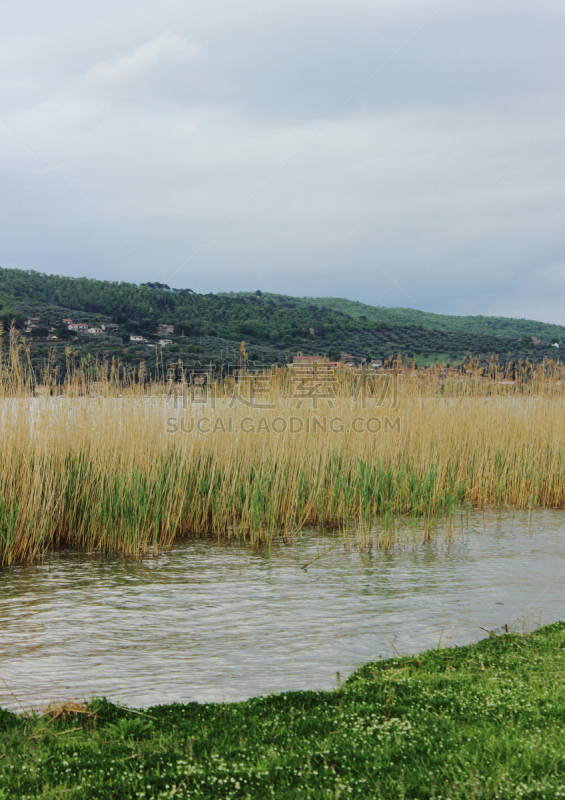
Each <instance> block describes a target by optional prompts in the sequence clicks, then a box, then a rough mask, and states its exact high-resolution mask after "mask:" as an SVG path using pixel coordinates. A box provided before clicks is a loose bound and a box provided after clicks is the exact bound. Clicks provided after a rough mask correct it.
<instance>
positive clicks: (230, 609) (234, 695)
mask: <svg viewBox="0 0 565 800" xmlns="http://www.w3.org/2000/svg"><path fill="white" fill-rule="evenodd" d="M335 541H336V540H335V539H332V538H331V537H329V536H321V535H319V534H317V533H316V532H311V533H308V534H305V535H304V537H303V539H302V542H301V543H296V544H294V545H292V546H290V547H277V548H272V549H271V550H270V551H269V550H268V549H262V550H251V549H249V548H247V547H244V548H237V547H234V546H226V545H218V544H214V543H209V542H186V543H181V544H178V545H176V546H175V548H174V549H173V550H172V551H171V552H170V553H168V554H166V555H162V556H160V557H158V558H155V559H148V560H146V561H145V562H143V563H142V564H140V565H136V564H133V563H127V562H124V561H123V560H121V559H111V558H107V557H106V558H103V557H98V556H87V555H85V554H80V553H59V554H51V555H50V556H49V557H48V558H46V560H45V562H44V563H43V564H41V565H38V566H32V567H30V566H20V567H15V568H10V569H5V570H3V571H0V679H1V680H0V706H3V707H5V708H12V709H16V708H18V705H17V703H16V700H15V699H14V696H13V695H15V696H16V697H17V698H18V700H19V702H20V703H21V704H22V706H24V707H26V708H28V707H30V706H34V707H37V706H39V705H43V704H45V703H47V702H49V701H58V700H62V699H70V698H73V697H75V698H81V697H86V698H88V697H90V696H91V695H92V694H96V695H106V696H107V697H109V698H111V699H112V700H114V701H119V702H122V703H127V704H128V705H134V706H148V705H152V704H156V703H164V702H173V701H178V702H185V701H188V700H199V701H210V700H214V701H222V700H239V699H244V698H247V697H249V696H251V695H258V694H267V693H269V692H281V691H285V690H287V689H307V688H310V689H325V688H330V687H333V686H335V685H336V673H337V672H339V673H341V678H342V679H343V678H344V677H346V676H347V675H348V674H350V673H351V672H352V671H353V670H354V669H355V668H356V667H357V666H359V665H360V664H362V663H364V662H366V661H368V660H370V659H375V658H378V657H386V656H390V655H393V654H394V652H399V653H402V654H405V653H414V652H418V651H421V650H423V649H426V648H429V647H435V646H437V645H438V643H439V641H440V638H441V639H442V641H443V642H445V641H446V640H447V639H448V638H449V637H451V638H450V639H449V644H450V645H451V644H463V643H468V642H474V641H476V640H477V639H480V638H482V637H484V636H486V635H487V633H486V631H488V630H492V629H495V628H500V626H504V625H505V624H507V625H509V626H510V625H514V629H516V630H522V626H523V624H526V625H527V626H528V628H533V627H535V626H536V625H537V624H539V623H542V624H545V623H548V622H553V621H556V620H558V619H561V618H565V580H564V577H563V576H564V574H565V514H564V513H563V512H559V511H537V512H534V513H533V514H532V515H531V517H530V516H529V515H528V513H527V512H519V513H517V514H512V513H505V514H502V515H498V514H494V513H489V514H486V515H482V514H480V515H479V514H475V515H474V516H473V517H472V518H471V519H470V523H469V526H468V527H467V528H466V529H465V530H462V531H460V532H459V533H458V534H457V535H456V536H455V539H454V540H453V541H451V542H449V543H448V542H446V541H445V540H444V539H443V537H442V536H441V534H440V536H439V537H438V539H437V541H436V542H434V543H431V544H426V545H418V546H415V547H412V545H408V546H405V547H403V548H399V549H396V550H394V551H392V552H384V551H377V550H373V551H372V552H369V551H360V550H359V549H357V548H355V547H351V548H349V549H346V548H344V547H343V546H342V545H341V544H340V545H338V546H337V547H335V549H333V550H332V551H331V552H329V553H328V554H327V555H325V556H324V557H323V558H320V559H319V560H317V561H315V562H314V563H312V564H311V565H310V566H309V567H308V569H307V570H304V569H302V565H304V564H305V563H306V562H308V561H309V560H311V559H312V558H314V557H315V556H316V555H317V554H318V553H324V552H325V551H326V550H327V549H328V547H329V546H331V545H332V544H335ZM485 629H486V631H485ZM7 687H9V689H10V690H11V692H12V693H13V695H12V694H11V693H10V691H8V688H7Z"/></svg>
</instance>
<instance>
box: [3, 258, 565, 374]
mask: <svg viewBox="0 0 565 800" xmlns="http://www.w3.org/2000/svg"><path fill="white" fill-rule="evenodd" d="M28 317H37V318H38V319H39V326H40V329H42V330H43V333H42V334H41V335H38V334H36V333H34V331H33V330H32V331H30V332H28V333H26V334H25V335H26V337H27V338H28V340H29V341H30V344H31V346H32V357H33V359H34V363H36V364H39V363H40V361H41V359H44V358H45V356H46V354H47V352H48V350H47V348H48V347H52V348H55V349H56V348H57V347H58V346H59V345H64V344H65V343H66V344H68V343H69V339H68V338H63V337H68V336H71V334H69V332H68V331H67V328H66V325H64V324H63V322H62V321H63V319H67V318H71V319H72V320H74V321H75V322H83V323H88V324H89V325H90V326H97V325H100V324H102V323H108V322H112V323H116V324H117V325H118V326H119V327H118V330H117V331H116V332H114V333H112V334H105V335H100V336H93V335H89V334H78V335H74V334H73V335H72V341H71V344H73V345H76V346H77V347H78V348H79V349H80V350H81V351H82V355H83V356H84V355H88V354H91V355H93V356H94V355H96V356H97V357H102V358H107V359H111V358H115V359H117V360H119V361H120V362H121V363H125V364H127V363H130V364H132V365H135V364H139V363H140V362H141V361H150V359H151V357H153V359H155V353H158V352H159V353H161V354H162V357H163V360H166V361H168V363H169V364H170V363H172V362H173V361H175V360H176V361H178V360H179V359H182V360H183V363H185V364H187V363H189V362H190V361H194V360H195V359H197V360H199V361H200V362H201V363H202V364H209V363H210V362H212V363H214V364H216V365H219V364H229V363H236V362H237V360H238V358H239V347H240V342H241V341H242V340H244V341H245V342H246V349H247V352H248V354H249V358H250V359H251V360H252V361H259V362H264V363H273V362H285V361H286V360H287V359H288V357H289V355H291V354H292V352H296V351H297V350H302V351H304V352H306V353H324V354H326V355H327V356H328V357H329V358H330V359H338V358H339V357H340V355H341V354H342V353H348V354H351V355H353V356H354V357H356V358H367V359H387V358H389V357H395V356H397V355H398V354H402V356H403V357H405V358H414V357H415V358H416V360H417V363H418V364H426V363H430V362H431V361H432V360H435V359H436V358H437V359H439V360H442V361H443V360H445V359H447V358H450V359H451V360H452V361H459V360H460V359H461V358H463V357H466V356H477V355H479V356H482V357H489V356H490V355H493V354H495V355H497V356H498V357H499V359H500V360H501V361H503V362H508V361H515V360H524V359H526V358H528V359H530V360H531V361H540V360H542V359H543V358H545V357H547V356H552V357H555V356H556V355H558V352H557V351H556V350H554V349H553V348H551V347H550V346H549V341H550V339H551V338H552V337H555V338H557V339H559V340H562V339H563V340H565V327H562V326H559V325H548V324H545V323H541V322H531V321H529V320H512V319H505V318H504V317H456V316H446V315H441V314H426V313H423V312H420V311H414V310H412V309H401V308H375V307H372V306H368V305H364V304H363V303H356V302H353V301H349V300H343V299H335V298H307V297H302V298H297V297H290V296H286V295H277V294H267V293H264V294H263V293H261V292H254V293H250V292H241V293H237V294H235V293H222V294H212V293H209V294H197V293H195V292H193V291H191V290H190V289H180V290H179V289H175V288H170V287H169V286H166V285H165V284H162V283H153V282H150V283H146V284H141V285H137V284H133V283H125V282H116V281H100V280H92V279H88V278H68V277H61V276H58V275H45V274H43V273H40V272H35V271H31V270H17V269H2V268H0V318H1V319H2V322H3V325H4V328H5V329H6V328H8V327H9V326H10V325H11V324H12V323H15V324H16V326H17V327H19V329H20V330H22V331H23V330H24V329H25V327H26V320H27V318H28ZM161 323H167V324H169V325H173V326H174V333H173V334H171V335H170V338H171V340H172V342H171V344H170V345H167V346H166V347H165V348H164V349H163V350H162V351H161V350H160V348H156V349H155V350H153V356H151V349H150V348H151V346H153V347H155V345H156V344H157V342H158V340H159V338H160V335H159V331H158V327H157V326H158V325H159V324H161ZM49 330H51V331H55V332H56V333H57V334H58V335H59V340H57V341H53V340H50V341H47V339H46V335H47V332H48V331H49ZM136 334H137V335H140V334H141V335H142V336H143V337H144V338H145V339H146V341H142V342H135V341H132V340H130V336H132V335H136ZM532 335H533V336H537V337H538V338H539V339H540V340H542V342H541V343H539V344H535V343H534V342H533V341H532V339H531V336H532ZM54 357H55V356H54ZM55 360H56V361H57V365H58V366H59V368H60V370H61V374H62V371H63V370H64V348H63V347H59V354H58V355H57V356H56V357H55Z"/></svg>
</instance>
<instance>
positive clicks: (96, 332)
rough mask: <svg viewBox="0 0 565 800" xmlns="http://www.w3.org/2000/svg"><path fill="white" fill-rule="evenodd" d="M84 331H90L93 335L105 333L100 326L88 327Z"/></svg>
mask: <svg viewBox="0 0 565 800" xmlns="http://www.w3.org/2000/svg"><path fill="white" fill-rule="evenodd" d="M86 332H87V333H92V334H94V335H95V336H100V335H103V334H104V333H105V331H103V330H102V328H89V329H88V330H87V331H86Z"/></svg>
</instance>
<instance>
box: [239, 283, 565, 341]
mask: <svg viewBox="0 0 565 800" xmlns="http://www.w3.org/2000/svg"><path fill="white" fill-rule="evenodd" d="M249 294H250V293H248V292H247V293H246V292H238V293H231V294H230V295H229V296H232V297H246V296H249ZM263 296H264V297H266V298H269V297H284V299H285V300H290V301H294V302H298V303H299V304H300V305H301V306H310V305H314V306H317V307H318V308H326V309H332V310H333V311H341V312H342V313H344V314H349V315H350V316H352V317H356V318H361V319H362V318H363V317H366V318H367V319H368V320H376V321H377V322H386V323H388V324H389V325H393V326H398V325H400V326H414V325H415V326H422V327H423V328H428V329H430V330H438V331H465V332H466V333H482V334H488V335H492V336H502V337H505V338H520V337H521V336H524V335H526V336H537V337H538V339H541V340H547V341H550V340H551V339H552V338H556V339H558V340H559V341H562V340H564V339H565V326H563V325H552V324H550V323H547V322H537V321H535V320H531V319H514V318H512V317H484V316H482V315H481V314H479V315H477V316H468V317H463V316H454V315H452V314H434V313H432V312H429V311H418V310H416V309H414V308H387V307H386V306H369V305H366V304H365V303H359V302H358V301H356V300H346V299H345V298H341V297H300V298H295V297H287V296H285V295H271V294H266V293H265V294H264V295H263Z"/></svg>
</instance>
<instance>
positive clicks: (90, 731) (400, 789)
mask: <svg viewBox="0 0 565 800" xmlns="http://www.w3.org/2000/svg"><path fill="white" fill-rule="evenodd" d="M564 677H565V623H557V624H555V625H551V626H548V627H545V628H541V629H539V630H538V631H536V632H535V633H532V634H529V635H527V636H520V635H516V634H508V635H505V636H503V637H500V638H491V639H488V640H485V641H482V642H479V643H478V644H476V645H472V646H469V647H460V648H450V649H441V650H432V651H429V652H426V653H424V654H423V655H420V656H417V657H405V658H396V659H391V660H387V661H379V662H374V663H370V664H367V665H365V666H364V667H362V668H361V669H360V670H359V671H358V672H356V673H354V674H353V675H352V676H351V677H350V678H349V679H348V680H347V681H346V682H345V683H344V684H343V685H342V686H341V688H336V690H334V691H331V692H311V691H307V692H289V693H286V694H281V695H272V696H269V697H256V698H253V699H251V700H249V701H247V702H244V703H231V704H206V705H199V704H197V703H189V704H186V705H169V706H156V707H153V708H149V709H146V710H143V711H133V710H128V709H125V708H120V707H117V706H115V705H113V704H111V703H110V702H108V701H107V700H94V701H92V702H91V703H90V705H89V711H90V712H91V714H92V716H87V715H85V714H76V715H68V716H66V717H65V715H60V716H58V717H57V718H56V719H54V720H52V721H49V718H48V717H45V716H44V717H38V716H36V717H34V718H31V719H26V718H24V717H22V716H17V715H14V714H11V713H8V712H6V711H4V712H2V711H0V798H2V800H5V798H18V799H19V800H23V799H24V798H37V797H42V798H89V799H90V798H105V799H106V798H116V800H117V799H118V798H119V799H120V800H123V799H124V798H138V797H142V798H146V797H147V798H272V797H276V798H289V799H290V798H292V800H296V799H298V798H333V799H334V800H335V798H342V799H343V798H363V799H366V798H387V799H388V798H475V799H478V798H517V797H523V798H557V797H564V796H565V681H564Z"/></svg>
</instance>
